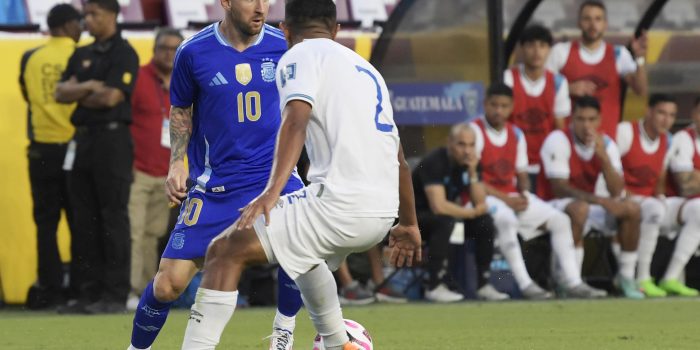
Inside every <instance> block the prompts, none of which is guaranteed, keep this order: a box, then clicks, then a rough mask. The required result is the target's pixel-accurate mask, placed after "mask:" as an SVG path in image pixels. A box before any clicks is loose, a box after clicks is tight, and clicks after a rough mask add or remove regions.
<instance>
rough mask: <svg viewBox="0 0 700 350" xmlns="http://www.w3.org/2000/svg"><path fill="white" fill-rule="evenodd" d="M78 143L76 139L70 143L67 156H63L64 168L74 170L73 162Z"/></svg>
mask: <svg viewBox="0 0 700 350" xmlns="http://www.w3.org/2000/svg"><path fill="white" fill-rule="evenodd" d="M76 147H78V144H77V143H76V142H75V140H71V141H70V142H69V143H68V149H67V150H66V157H65V158H63V170H65V171H71V170H73V163H75V149H76Z"/></svg>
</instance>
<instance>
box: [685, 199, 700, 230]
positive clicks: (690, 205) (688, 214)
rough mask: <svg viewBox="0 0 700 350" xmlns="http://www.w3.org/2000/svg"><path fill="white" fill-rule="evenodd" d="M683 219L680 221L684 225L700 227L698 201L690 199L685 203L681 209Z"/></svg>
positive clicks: (699, 201)
mask: <svg viewBox="0 0 700 350" xmlns="http://www.w3.org/2000/svg"><path fill="white" fill-rule="evenodd" d="M682 216H683V217H682V218H681V220H682V221H683V223H684V224H686V225H687V224H691V225H696V226H697V227H700V199H691V200H689V201H688V202H686V203H685V205H684V208H683V215H682Z"/></svg>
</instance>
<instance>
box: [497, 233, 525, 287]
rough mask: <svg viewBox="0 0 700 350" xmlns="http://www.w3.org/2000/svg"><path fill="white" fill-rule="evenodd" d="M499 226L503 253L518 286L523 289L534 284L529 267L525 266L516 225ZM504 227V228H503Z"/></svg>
mask: <svg viewBox="0 0 700 350" xmlns="http://www.w3.org/2000/svg"><path fill="white" fill-rule="evenodd" d="M498 226H499V225H498V223H497V224H496V227H497V228H498V242H499V245H500V248H501V254H503V256H504V257H505V258H506V261H508V265H510V270H511V272H512V273H513V277H514V278H515V281H516V282H517V283H518V287H519V288H520V289H521V290H523V289H525V288H527V287H528V286H529V285H530V284H532V283H533V282H532V278H531V277H530V274H529V273H528V272H527V267H525V259H523V252H522V250H521V249H520V243H519V242H518V237H517V232H516V229H515V227H512V228H511V227H510V226H511V225H501V226H504V227H498ZM502 228H503V229H502Z"/></svg>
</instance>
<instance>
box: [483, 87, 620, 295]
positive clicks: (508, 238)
mask: <svg viewBox="0 0 700 350" xmlns="http://www.w3.org/2000/svg"><path fill="white" fill-rule="evenodd" d="M512 110H513V91H512V90H511V89H510V88H509V87H508V86H506V85H505V84H494V85H491V86H490V87H489V89H488V90H487V92H486V101H485V102H484V118H483V119H478V120H476V121H475V122H472V123H471V128H472V129H473V130H474V133H475V135H476V142H475V144H476V147H475V148H476V154H477V157H478V158H479V159H480V161H481V166H482V167H483V173H482V176H483V182H484V187H485V188H486V193H487V195H488V196H487V197H486V204H487V205H488V206H489V208H493V209H492V211H493V213H492V214H491V215H492V216H493V220H494V222H495V225H496V229H497V230H498V236H497V237H498V244H499V247H500V249H501V253H503V255H504V256H505V258H506V260H507V261H508V264H509V265H510V267H511V269H512V271H513V277H515V280H516V281H517V283H518V287H519V288H520V291H521V292H522V294H523V296H524V297H525V298H528V299H549V298H551V297H552V295H551V293H550V292H548V291H545V290H544V289H542V287H540V286H539V285H537V283H535V282H534V281H533V280H532V278H531V277H530V274H529V273H528V271H527V268H526V267H525V260H524V259H523V254H522V250H521V248H520V243H519V242H518V233H520V235H521V237H522V238H523V240H525V241H528V240H530V239H533V238H536V237H538V236H541V235H543V234H544V233H545V232H547V231H549V236H550V241H551V243H552V251H553V252H554V255H555V257H556V261H557V263H558V265H559V266H560V267H561V272H562V273H561V277H562V278H561V281H557V282H558V283H560V284H561V286H562V287H563V290H564V292H565V293H566V295H567V296H569V297H574V298H601V297H605V296H606V295H607V293H606V292H605V291H602V290H598V289H595V288H593V287H591V286H589V285H587V284H586V283H584V282H583V280H581V267H580V266H579V265H578V264H577V263H576V254H575V251H574V241H573V234H572V232H571V220H569V217H568V216H567V215H566V214H564V213H563V212H561V211H559V210H556V209H554V208H553V207H552V206H550V205H549V204H547V203H545V202H544V201H542V200H541V199H540V198H538V197H537V196H536V195H534V194H532V193H530V178H529V176H528V174H527V164H528V160H527V151H526V150H527V144H526V141H525V137H524V136H523V132H522V131H521V130H520V129H518V128H517V127H516V126H514V125H512V124H510V123H508V122H507V118H508V116H510V115H511V112H512Z"/></svg>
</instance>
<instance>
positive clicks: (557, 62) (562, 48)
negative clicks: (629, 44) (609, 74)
mask: <svg viewBox="0 0 700 350" xmlns="http://www.w3.org/2000/svg"><path fill="white" fill-rule="evenodd" d="M569 51H571V42H570V41H567V42H562V43H557V44H555V45H554V46H553V47H552V50H551V51H550V52H549V57H548V58H547V63H546V64H545V66H546V67H547V69H549V70H551V71H552V72H559V71H561V69H562V68H564V65H566V61H567V60H568V59H569ZM579 55H580V57H581V60H582V61H583V62H584V63H586V64H589V65H595V64H598V63H600V61H602V60H603V58H604V57H605V43H603V44H602V45H600V47H598V48H597V49H596V50H594V51H590V50H588V49H587V48H585V47H584V46H583V45H581V46H580V47H579ZM615 67H617V73H618V74H619V75H620V76H625V75H627V74H630V73H634V72H636V71H637V63H635V62H634V58H632V54H630V52H629V50H627V48H625V47H624V46H621V45H615Z"/></svg>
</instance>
